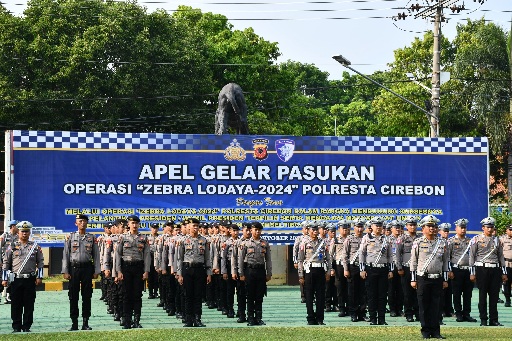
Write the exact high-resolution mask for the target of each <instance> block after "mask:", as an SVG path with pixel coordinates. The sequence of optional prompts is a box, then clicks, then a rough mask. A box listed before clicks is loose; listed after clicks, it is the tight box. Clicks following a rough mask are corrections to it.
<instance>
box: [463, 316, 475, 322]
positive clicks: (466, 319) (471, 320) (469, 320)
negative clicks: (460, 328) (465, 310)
mask: <svg viewBox="0 0 512 341" xmlns="http://www.w3.org/2000/svg"><path fill="white" fill-rule="evenodd" d="M464 321H467V322H476V318H473V317H471V316H466V317H464Z"/></svg>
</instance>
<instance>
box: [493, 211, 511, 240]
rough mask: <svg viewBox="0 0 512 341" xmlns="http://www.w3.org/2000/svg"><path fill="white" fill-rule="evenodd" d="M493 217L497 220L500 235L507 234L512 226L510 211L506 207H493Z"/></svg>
mask: <svg viewBox="0 0 512 341" xmlns="http://www.w3.org/2000/svg"><path fill="white" fill-rule="evenodd" d="M491 217H493V218H494V219H496V229H497V234H498V235H502V234H505V233H506V229H507V228H508V227H509V226H510V225H512V214H510V212H509V211H508V209H506V208H505V207H502V209H497V208H496V207H491Z"/></svg>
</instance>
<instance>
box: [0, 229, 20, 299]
mask: <svg viewBox="0 0 512 341" xmlns="http://www.w3.org/2000/svg"><path fill="white" fill-rule="evenodd" d="M16 224H18V221H17V220H11V221H9V224H8V226H9V231H5V232H4V233H3V234H2V235H1V236H0V264H3V259H4V256H5V251H6V250H7V248H8V247H9V245H11V243H14V242H15V241H17V240H18V228H17V227H16ZM10 295H11V287H10V286H9V287H4V290H3V292H2V296H3V297H4V298H5V304H10V303H11V299H10Z"/></svg>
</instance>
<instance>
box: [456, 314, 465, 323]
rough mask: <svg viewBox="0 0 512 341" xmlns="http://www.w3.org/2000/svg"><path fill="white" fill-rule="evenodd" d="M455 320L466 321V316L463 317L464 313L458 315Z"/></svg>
mask: <svg viewBox="0 0 512 341" xmlns="http://www.w3.org/2000/svg"><path fill="white" fill-rule="evenodd" d="M455 321H457V322H464V321H465V319H464V317H462V315H457V318H456V319H455Z"/></svg>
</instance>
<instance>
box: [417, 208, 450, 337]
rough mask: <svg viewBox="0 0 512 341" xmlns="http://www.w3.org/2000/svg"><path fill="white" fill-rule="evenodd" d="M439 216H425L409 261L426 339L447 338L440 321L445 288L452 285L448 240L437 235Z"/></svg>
mask: <svg viewBox="0 0 512 341" xmlns="http://www.w3.org/2000/svg"><path fill="white" fill-rule="evenodd" d="M438 223H439V220H438V219H437V218H436V217H434V216H433V215H427V216H425V217H424V218H423V219H422V220H421V221H420V224H421V226H422V227H423V236H422V237H419V238H417V239H416V240H414V242H413V245H412V249H411V259H410V262H409V265H410V270H411V283H410V284H411V287H412V288H414V289H416V292H417V295H418V307H419V315H420V321H421V335H422V336H423V338H424V339H429V338H435V339H444V338H445V337H444V336H442V335H441V330H440V323H439V322H440V321H439V304H440V296H441V292H442V290H443V288H446V287H447V286H448V283H447V281H448V272H449V270H450V267H449V262H448V251H447V246H448V242H447V240H446V239H443V238H440V237H439V236H437V232H438V231H437V227H438Z"/></svg>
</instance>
